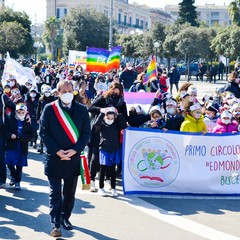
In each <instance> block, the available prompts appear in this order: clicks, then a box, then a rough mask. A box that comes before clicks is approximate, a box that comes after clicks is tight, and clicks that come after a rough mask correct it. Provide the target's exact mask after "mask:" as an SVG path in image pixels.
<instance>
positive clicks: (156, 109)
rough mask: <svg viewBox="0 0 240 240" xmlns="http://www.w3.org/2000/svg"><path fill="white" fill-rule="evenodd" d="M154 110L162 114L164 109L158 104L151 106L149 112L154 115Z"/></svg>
mask: <svg viewBox="0 0 240 240" xmlns="http://www.w3.org/2000/svg"><path fill="white" fill-rule="evenodd" d="M154 112H158V113H159V114H161V115H162V110H161V108H160V107H159V106H157V105H156V106H153V107H151V108H150V111H149V114H150V115H152V114H153V113H154Z"/></svg>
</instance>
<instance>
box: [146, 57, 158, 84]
mask: <svg viewBox="0 0 240 240" xmlns="http://www.w3.org/2000/svg"><path fill="white" fill-rule="evenodd" d="M157 75H158V73H157V63H156V58H155V56H154V54H153V55H152V60H151V62H150V63H149V65H148V68H147V73H146V75H145V78H144V83H146V82H147V81H148V80H149V79H150V78H152V77H157Z"/></svg>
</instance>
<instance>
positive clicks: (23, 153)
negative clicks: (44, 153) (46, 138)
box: [5, 103, 33, 190]
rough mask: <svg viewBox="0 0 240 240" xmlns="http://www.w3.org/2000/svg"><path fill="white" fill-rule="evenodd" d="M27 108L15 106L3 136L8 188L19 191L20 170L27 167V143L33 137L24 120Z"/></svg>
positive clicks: (21, 105) (20, 105)
mask: <svg viewBox="0 0 240 240" xmlns="http://www.w3.org/2000/svg"><path fill="white" fill-rule="evenodd" d="M26 114H27V107H26V106H25V105H24V104H23V103H19V104H17V105H16V111H15V113H13V114H11V116H10V117H9V119H8V121H6V128H5V136H6V139H7V145H6V164H7V166H8V169H9V171H10V175H11V181H10V186H14V185H15V189H16V190H20V189H21V187H20V182H21V178H22V168H23V167H24V166H27V154H28V142H29V141H30V140H31V139H32V137H33V129H32V126H31V124H30V122H29V121H28V120H27V119H26Z"/></svg>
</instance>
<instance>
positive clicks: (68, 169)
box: [40, 100, 90, 179]
mask: <svg viewBox="0 0 240 240" xmlns="http://www.w3.org/2000/svg"><path fill="white" fill-rule="evenodd" d="M56 101H59V100H56ZM60 106H61V107H62V105H61V101H60ZM68 113H69V115H70V117H71V119H72V120H73V122H74V123H75V125H76V127H77V129H78V132H79V135H80V136H79V138H78V141H77V143H76V144H73V143H72V142H71V141H70V139H69V138H68V136H67V134H66V133H65V131H64V129H63V128H62V126H61V124H60V122H59V120H58V119H57V117H56V115H55V113H54V110H53V107H52V105H51V103H50V104H47V105H46V106H45V108H44V110H43V113H42V116H41V119H40V136H41V137H42V139H43V141H44V144H45V145H46V148H47V156H46V160H45V174H46V175H47V176H50V177H53V178H64V179H66V178H71V177H74V176H78V175H79V174H80V154H81V152H82V151H83V150H84V148H85V146H86V144H87V143H88V141H89V137H90V120H89V115H88V111H87V109H86V107H85V106H83V105H81V104H79V103H77V102H75V101H73V102H72V106H71V109H70V110H69V111H68ZM61 149H63V150H68V149H74V150H75V151H77V154H75V155H74V156H72V157H71V160H69V161H62V160H61V159H60V157H58V156H57V155H56V153H57V152H58V151H59V150H61Z"/></svg>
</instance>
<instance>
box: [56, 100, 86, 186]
mask: <svg viewBox="0 0 240 240" xmlns="http://www.w3.org/2000/svg"><path fill="white" fill-rule="evenodd" d="M52 107H53V110H54V113H55V114H56V117H57V119H58V121H59V123H60V124H61V126H62V128H63V130H64V131H65V133H66V134H67V136H68V138H69V139H70V141H71V142H72V143H73V144H76V143H77V141H78V138H79V132H78V129H77V127H76V125H75V123H74V122H73V120H72V119H71V117H70V116H69V114H68V113H67V112H66V111H64V110H63V109H62V108H61V107H60V105H59V102H58V101H54V102H53V103H52ZM80 159H81V161H80V173H81V180H82V189H83V190H88V189H90V173H89V168H88V161H87V158H86V156H85V155H84V152H82V153H81V155H80Z"/></svg>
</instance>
